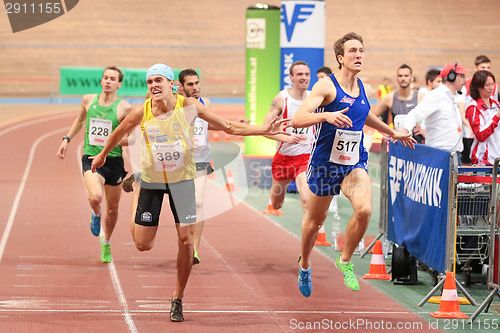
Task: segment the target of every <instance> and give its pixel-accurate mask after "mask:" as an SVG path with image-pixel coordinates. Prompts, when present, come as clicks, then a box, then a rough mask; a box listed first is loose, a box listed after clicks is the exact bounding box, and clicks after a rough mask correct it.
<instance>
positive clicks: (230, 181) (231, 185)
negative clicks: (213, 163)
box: [226, 169, 236, 192]
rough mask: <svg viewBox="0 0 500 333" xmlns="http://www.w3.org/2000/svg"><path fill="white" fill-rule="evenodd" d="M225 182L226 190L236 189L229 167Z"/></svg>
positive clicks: (232, 190)
mask: <svg viewBox="0 0 500 333" xmlns="http://www.w3.org/2000/svg"><path fill="white" fill-rule="evenodd" d="M226 176H227V183H226V189H227V191H228V192H234V191H236V188H235V186H234V178H233V171H232V170H231V169H227V173H226Z"/></svg>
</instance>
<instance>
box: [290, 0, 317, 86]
mask: <svg viewBox="0 0 500 333" xmlns="http://www.w3.org/2000/svg"><path fill="white" fill-rule="evenodd" d="M280 36H281V37H280V46H281V89H285V88H289V87H291V82H290V78H289V76H288V74H289V73H290V66H291V65H292V63H293V62H294V61H297V60H302V61H305V62H306V63H307V64H308V65H309V67H310V68H311V82H310V84H309V89H310V88H311V87H312V85H313V84H314V83H315V82H316V81H317V79H316V71H317V70H318V69H319V68H320V67H322V66H323V64H324V61H325V2H324V1H321V0H314V1H311V0H286V1H282V2H281V29H280Z"/></svg>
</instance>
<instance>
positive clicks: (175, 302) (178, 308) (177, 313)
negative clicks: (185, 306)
mask: <svg viewBox="0 0 500 333" xmlns="http://www.w3.org/2000/svg"><path fill="white" fill-rule="evenodd" d="M170 321H175V322H179V321H184V314H183V313H182V299H178V298H174V299H172V304H171V306H170Z"/></svg>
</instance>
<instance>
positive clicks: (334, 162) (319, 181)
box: [292, 32, 415, 297]
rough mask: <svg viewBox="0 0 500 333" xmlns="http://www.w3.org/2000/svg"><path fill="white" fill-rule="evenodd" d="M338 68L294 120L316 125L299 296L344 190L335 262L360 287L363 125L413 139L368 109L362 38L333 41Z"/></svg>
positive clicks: (307, 289)
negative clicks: (348, 210) (344, 216)
mask: <svg viewBox="0 0 500 333" xmlns="http://www.w3.org/2000/svg"><path fill="white" fill-rule="evenodd" d="M334 51H335V56H336V60H337V62H338V63H339V69H340V71H339V73H338V74H336V75H335V76H334V75H331V76H330V80H327V79H322V80H319V81H318V82H317V83H316V84H315V85H314V87H313V89H312V91H311V94H310V95H309V96H308V97H307V98H306V99H305V100H304V102H302V104H301V106H300V108H299V110H298V112H297V113H295V115H294V117H293V119H292V126H293V127H296V128H302V127H308V126H312V125H314V126H316V131H315V133H316V137H315V141H314V144H313V151H312V154H311V159H310V161H309V168H308V174H307V183H308V185H309V186H308V188H309V190H310V193H309V194H308V201H307V203H306V210H305V213H304V219H303V223H302V244H301V256H300V258H299V266H300V267H299V276H298V287H299V290H300V292H301V293H302V295H304V296H305V297H308V296H310V295H311V293H312V280H311V261H310V254H311V251H312V248H313V246H314V241H315V240H316V236H317V233H318V231H319V229H320V228H321V226H322V225H323V223H324V221H325V219H326V216H327V215H328V207H329V205H330V202H331V200H332V197H333V196H334V195H337V194H339V193H340V190H342V193H343V194H344V195H345V196H346V197H347V199H348V200H349V201H350V202H351V205H352V207H353V210H354V214H353V216H352V217H351V219H350V220H349V222H348V224H347V228H346V232H345V233H346V244H345V246H344V249H343V250H342V253H341V255H340V256H339V257H338V258H337V259H336V260H335V265H336V266H337V268H338V269H339V270H340V271H341V272H342V273H343V274H344V284H345V285H346V286H347V287H348V288H349V289H351V290H354V291H356V290H359V283H358V280H357V278H356V275H355V274H354V271H353V265H352V263H351V262H350V260H351V257H352V254H353V252H354V250H355V248H356V246H357V245H358V243H359V241H360V240H361V238H362V237H363V235H364V233H365V231H366V228H367V226H368V221H369V220H370V215H371V209H372V207H371V181H370V178H369V176H368V172H367V170H366V165H367V161H368V153H367V152H366V150H365V148H364V147H363V131H362V130H363V127H364V125H368V126H370V127H372V128H374V129H376V130H378V131H379V132H382V133H385V134H387V135H389V136H391V137H392V138H393V139H395V140H400V141H401V142H402V143H403V144H404V145H405V146H410V147H412V146H413V143H414V142H415V140H414V139H412V138H411V137H410V136H409V135H408V133H406V131H404V133H400V132H396V131H395V130H393V129H391V128H390V127H389V126H387V125H386V124H384V123H383V122H382V121H381V120H380V119H378V118H377V117H376V116H375V115H374V114H372V113H370V105H369V103H368V98H367V97H366V94H365V91H364V88H363V83H362V82H361V80H360V79H359V78H358V73H359V72H360V71H361V68H362V65H363V60H364V48H363V39H362V38H361V36H359V35H357V34H356V33H353V32H351V33H348V34H346V35H345V36H343V37H342V38H341V39H339V40H337V41H336V42H335V44H334Z"/></svg>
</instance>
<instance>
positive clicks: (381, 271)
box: [363, 240, 391, 280]
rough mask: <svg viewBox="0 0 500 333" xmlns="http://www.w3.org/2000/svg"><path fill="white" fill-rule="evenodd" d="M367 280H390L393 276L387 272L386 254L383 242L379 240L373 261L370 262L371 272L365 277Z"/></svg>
mask: <svg viewBox="0 0 500 333" xmlns="http://www.w3.org/2000/svg"><path fill="white" fill-rule="evenodd" d="M363 279H367V280H390V279H391V276H390V275H389V274H387V271H386V270H385V261H384V253H383V252H382V242H381V241H380V240H377V241H376V242H375V246H374V247H373V254H372V261H371V262H370V271H369V272H368V273H367V274H365V275H363Z"/></svg>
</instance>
